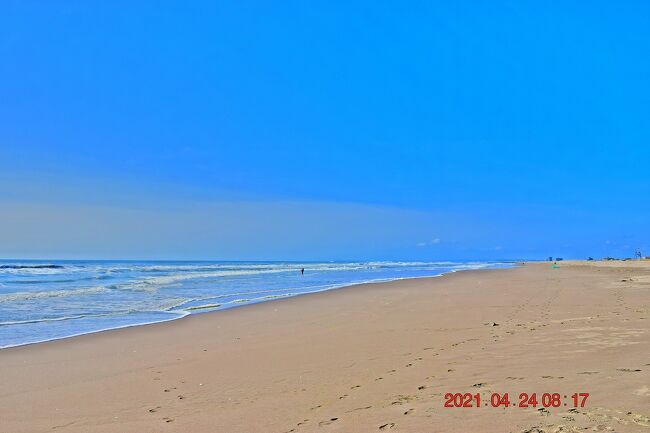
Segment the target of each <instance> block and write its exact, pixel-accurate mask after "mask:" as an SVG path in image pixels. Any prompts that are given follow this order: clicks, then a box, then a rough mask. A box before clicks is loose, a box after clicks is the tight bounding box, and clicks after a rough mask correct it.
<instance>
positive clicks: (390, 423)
mask: <svg viewBox="0 0 650 433" xmlns="http://www.w3.org/2000/svg"><path fill="white" fill-rule="evenodd" d="M393 427H395V423H394V422H389V423H386V424H382V425H380V426H379V430H388V429H391V428H393Z"/></svg>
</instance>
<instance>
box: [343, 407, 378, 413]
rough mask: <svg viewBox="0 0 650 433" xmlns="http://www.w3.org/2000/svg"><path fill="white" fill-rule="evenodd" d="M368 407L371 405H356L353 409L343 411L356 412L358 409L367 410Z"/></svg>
mask: <svg viewBox="0 0 650 433" xmlns="http://www.w3.org/2000/svg"><path fill="white" fill-rule="evenodd" d="M370 408H372V406H364V407H356V408H354V409H350V410H349V411H347V412H345V413H350V412H356V411H358V410H367V409H370Z"/></svg>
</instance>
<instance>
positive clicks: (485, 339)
mask: <svg viewBox="0 0 650 433" xmlns="http://www.w3.org/2000/svg"><path fill="white" fill-rule="evenodd" d="M648 284H650V266H649V265H648V264H633V265H629V264H628V263H621V264H606V265H602V264H600V263H595V264H590V263H587V262H568V261H567V262H564V263H562V264H561V265H560V268H557V269H552V268H551V267H550V266H549V265H548V263H527V264H524V265H523V266H518V267H514V268H509V269H487V270H486V269H479V270H472V271H471V272H455V273H447V274H444V275H442V278H438V277H427V278H417V279H406V280H401V281H392V282H384V283H372V284H361V285H357V286H352V287H355V290H340V289H333V290H328V291H324V292H319V293H311V294H309V295H310V296H302V295H299V296H293V297H288V298H283V299H278V300H277V301H282V302H260V303H257V304H252V305H246V307H248V308H231V309H227V310H223V311H219V313H220V314H195V315H192V316H194V317H185V318H184V319H185V320H173V321H170V322H163V323H155V324H152V325H148V326H135V327H131V328H124V329H117V330H110V331H104V332H98V333H94V334H86V335H82V336H78V337H75V338H66V339H62V340H55V341H50V342H46V343H39V344H32V345H26V346H18V347H12V348H7V349H5V350H2V351H0V371H2V372H3V375H2V382H3V387H2V391H0V413H2V414H3V424H4V425H5V427H4V428H5V429H6V430H7V431H11V432H12V433H32V432H41V431H46V430H47V431H49V430H52V429H55V430H56V431H57V432H59V431H62V432H71V433H76V432H79V433H112V432H115V433H117V432H119V433H131V432H133V433H136V432H142V431H147V432H154V433H155V432H179V433H182V432H187V431H192V432H197V433H212V432H215V431H217V432H221V431H224V432H228V433H274V432H277V433H286V432H292V433H309V432H348V431H354V432H355V433H356V432H360V433H365V432H379V431H385V430H392V431H395V432H400V431H402V432H421V431H444V432H445V433H448V432H459V433H460V432H467V431H481V432H485V433H492V432H494V433H497V432H499V433H500V432H503V431H512V432H514V433H523V432H524V431H528V432H531V431H534V432H536V433H538V432H542V433H554V432H557V431H567V432H572V431H584V430H585V429H596V430H607V428H611V429H614V430H615V431H617V432H620V433H638V432H640V431H646V429H648V431H650V411H648V409H647V408H648V403H650V387H648V385H650V359H649V358H648V356H647V353H648V349H649V348H650V304H649V302H648V299H647V288H648ZM347 288H350V286H346V287H344V289H347ZM644 386H646V388H644ZM449 392H451V393H471V394H475V393H482V394H483V396H482V398H483V400H485V401H489V395H490V393H500V394H503V393H506V392H509V393H510V395H511V397H510V399H511V400H513V401H517V400H518V399H517V397H518V396H519V394H520V393H522V392H526V393H534V392H535V393H540V396H541V393H559V394H560V395H567V396H570V395H571V394H573V393H577V392H588V393H590V396H589V399H588V402H587V404H586V406H585V407H579V408H576V409H575V410H572V411H569V410H568V408H566V407H559V408H551V407H549V408H543V409H544V411H541V410H540V409H542V408H540V407H537V408H517V407H513V408H511V409H503V408H490V407H482V408H480V409H479V408H474V409H462V408H445V407H444V395H445V393H449ZM34 408H36V409H34ZM558 429H560V430H558Z"/></svg>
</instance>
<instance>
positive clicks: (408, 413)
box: [404, 409, 413, 415]
mask: <svg viewBox="0 0 650 433" xmlns="http://www.w3.org/2000/svg"><path fill="white" fill-rule="evenodd" d="M411 412H413V409H408V410H407V411H405V412H404V415H410V414H411Z"/></svg>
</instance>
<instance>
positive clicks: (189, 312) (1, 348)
mask: <svg viewBox="0 0 650 433" xmlns="http://www.w3.org/2000/svg"><path fill="white" fill-rule="evenodd" d="M517 263H518V262H514V261H513V262H505V261H504V262H495V263H493V264H499V265H500V264H507V265H509V266H507V267H503V268H501V267H500V268H487V269H485V268H479V269H453V270H451V271H448V272H443V273H440V274H438V275H426V276H413V277H401V278H388V279H377V280H371V281H363V282H357V283H352V284H345V285H342V286H335V287H329V288H325V289H320V290H314V291H312V292H305V293H296V294H291V295H288V296H279V297H277V298H270V299H261V300H259V301H256V302H246V303H242V304H241V305H237V304H233V305H232V306H229V307H226V308H221V309H217V308H213V309H209V310H208V311H197V312H192V311H196V310H198V309H196V308H194V309H190V310H161V311H156V312H161V313H169V314H175V313H177V315H178V316H179V317H173V318H169V319H165V320H159V321H155V322H146V323H135V324H131V325H122V326H116V327H111V328H105V329H98V330H96V331H89V332H81V333H78V334H73V335H66V336H64V337H56V338H51V339H46V340H40V341H33V342H29V343H21V344H15V345H8V346H0V354H1V353H2V351H4V350H7V349H13V348H17V347H25V346H32V345H35V344H45V343H50V342H55V341H61V340H67V339H70V338H78V337H83V336H85V335H94V334H98V333H103V332H110V331H119V330H123V329H128V328H134V327H139V326H151V325H157V324H163V323H167V322H176V321H179V320H182V319H187V318H189V317H191V316H197V315H202V314H210V313H219V312H222V311H226V310H231V309H236V308H243V307H249V306H253V305H257V304H261V303H266V302H275V301H282V300H284V299H289V298H294V297H300V296H307V295H314V294H317V293H323V292H329V291H333V290H341V289H350V288H354V287H357V286H365V285H372V284H384V283H391V282H396V281H403V280H418V279H427V278H439V277H442V276H445V275H449V274H454V273H457V272H468V271H477V270H496V269H510V268H513V267H516V266H518V264H517ZM251 301H254V299H252V300H251ZM60 320H67V319H60Z"/></svg>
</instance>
